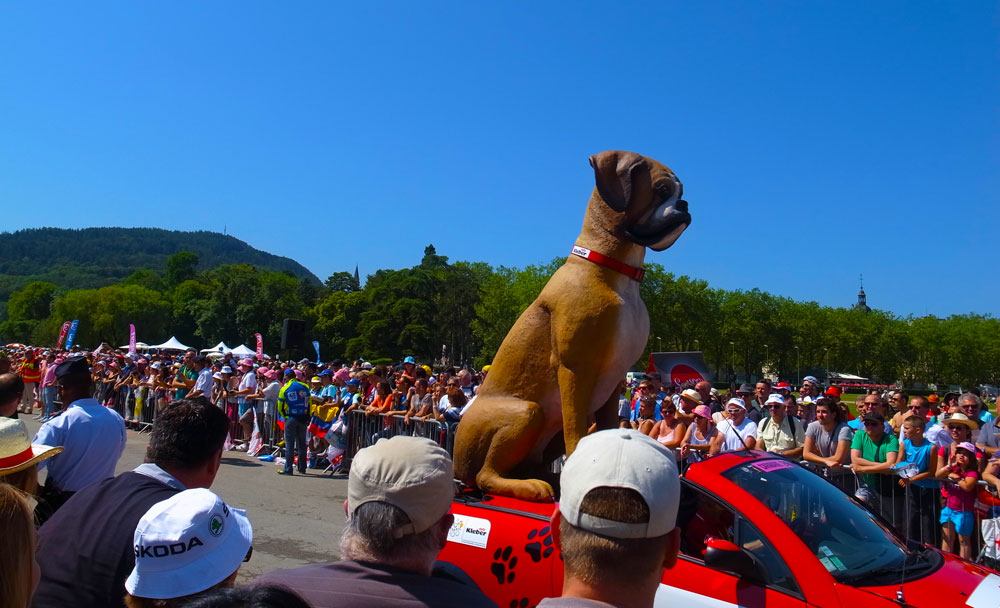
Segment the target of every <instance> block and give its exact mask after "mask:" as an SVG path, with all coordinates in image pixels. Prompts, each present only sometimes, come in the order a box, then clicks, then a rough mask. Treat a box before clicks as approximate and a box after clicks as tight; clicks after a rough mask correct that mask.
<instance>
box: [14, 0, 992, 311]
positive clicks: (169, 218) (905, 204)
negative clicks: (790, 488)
mask: <svg viewBox="0 0 1000 608" xmlns="http://www.w3.org/2000/svg"><path fill="white" fill-rule="evenodd" d="M998 7H1000V4H998V3H995V2H710V1H709V2H690V3H660V2H656V3H654V2H646V3H627V2H615V3H612V2H606V3H597V2H572V3H570V2H566V3H538V2H506V3H477V2H469V3H466V2H398V3H395V2H372V3H346V2H312V3H284V4H282V5H281V6H279V5H278V3H255V2H238V3H237V2H212V3H198V4H194V3H186V4H185V3H182V4H178V3H137V2H129V3H125V2H121V3H109V2H95V3H83V4H81V3H65V4H59V3H36V2H24V3H5V4H4V6H3V8H2V9H0V14H2V18H0V40H3V43H2V44H3V49H4V50H3V52H2V53H0V206H2V208H3V220H2V224H0V229H2V230H17V229H20V228H26V227H37V226H59V227H85V226H157V227H163V228H170V229H180V230H216V231H220V232H221V231H222V230H223V227H225V228H226V229H227V230H228V232H229V233H230V234H233V235H235V236H237V237H238V238H241V239H243V240H245V241H247V242H248V243H250V244H251V245H253V246H255V247H258V248H260V249H264V250H267V251H270V252H273V253H277V254H280V255H286V256H289V257H292V258H295V259H296V260H298V261H300V262H301V263H303V264H305V265H306V266H307V267H309V268H310V269H311V270H313V271H314V272H315V273H316V274H317V275H319V276H320V277H324V278H325V277H326V276H328V275H329V274H331V273H332V272H336V271H339V270H348V271H353V269H354V266H355V264H356V263H357V264H360V267H361V272H362V274H365V273H369V272H373V271H374V270H375V269H377V268H399V267H405V266H411V265H413V264H415V263H417V262H418V261H419V259H420V256H421V255H422V252H423V248H424V246H425V245H427V244H428V243H434V245H435V246H436V247H437V250H438V253H440V254H442V255H446V256H448V257H449V258H450V259H452V260H474V261H486V262H489V263H491V264H493V265H506V266H524V265H527V264H533V263H543V262H547V261H548V260H550V259H552V258H553V257H555V256H561V255H564V254H566V253H567V252H568V250H569V248H570V246H571V245H572V243H573V240H574V239H575V237H576V235H577V234H578V232H579V227H580V224H581V220H582V216H583V210H584V206H585V204H586V201H587V198H588V196H589V193H590V190H591V188H592V187H593V173H592V171H591V169H590V167H589V166H588V164H587V158H588V157H589V156H590V155H592V154H595V153H597V152H600V151H602V150H606V149H625V150H633V151H636V152H639V153H641V154H645V155H648V156H651V157H653V158H655V159H657V160H660V161H662V162H663V163H664V164H666V165H668V166H670V167H671V168H672V169H674V171H675V172H676V173H677V174H678V175H679V177H680V179H681V180H682V181H683V182H684V192H685V198H686V199H687V200H688V201H689V202H690V204H691V212H692V215H693V218H694V219H693V223H692V226H691V227H690V229H689V230H688V231H687V233H686V234H685V235H684V236H683V237H682V238H681V240H680V241H678V243H677V244H676V245H675V246H674V247H673V248H671V249H669V250H667V251H665V252H662V253H653V252H650V253H648V254H647V257H646V259H647V261H655V262H658V263H661V264H663V265H664V266H665V267H666V268H667V269H668V270H670V271H673V272H676V273H678V274H687V275H690V276H694V277H698V278H702V279H705V280H707V281H709V283H710V284H711V285H713V286H715V287H721V288H726V289H752V288H754V287H758V288H760V289H763V290H766V291H770V292H772V293H776V294H780V295H784V296H789V297H792V298H795V299H799V300H816V301H819V302H820V303H822V304H827V305H850V304H852V303H853V301H854V300H855V296H856V293H857V289H858V275H859V273H864V278H865V289H866V291H867V292H868V295H869V303H870V304H871V305H872V306H874V307H877V308H883V309H887V310H891V311H893V312H895V313H897V314H904V315H905V314H915V315H923V314H927V313H930V314H937V315H942V316H943V315H948V314H953V313H964V312H970V311H975V312H979V313H989V314H993V315H997V314H998V313H1000V304H998V301H1000V287H998V285H997V281H996V280H995V274H996V266H997V264H996V262H995V259H996V257H997V254H996V247H997V245H998V242H997V238H996V231H997V230H996V227H997V226H998V219H1000V217H998V216H1000V205H998V204H997V203H998V192H1000V179H998V174H1000V172H998V167H1000V145H998V144H1000V137H998V133H1000V129H998V123H1000V112H998V109H1000V77H998V75H1000V58H998V49H1000V44H998V42H1000V40H998V38H1000V36H998V32H1000V27H998V26H1000V8H998Z"/></svg>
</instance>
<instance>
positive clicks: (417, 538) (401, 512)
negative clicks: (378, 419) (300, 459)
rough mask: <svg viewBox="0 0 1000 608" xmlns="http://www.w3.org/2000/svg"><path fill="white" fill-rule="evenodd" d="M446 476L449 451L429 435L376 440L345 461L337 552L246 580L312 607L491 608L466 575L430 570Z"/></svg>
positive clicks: (444, 515)
mask: <svg viewBox="0 0 1000 608" xmlns="http://www.w3.org/2000/svg"><path fill="white" fill-rule="evenodd" d="M454 479H455V474H454V470H453V466H452V462H451V457H449V456H448V452H446V451H444V449H442V448H441V447H440V446H438V445H437V444H436V443H434V442H433V441H431V440H429V439H425V438H422V437H404V436H397V437H393V438H392V439H382V440H380V441H379V442H378V443H376V444H375V445H373V446H371V447H368V448H365V449H363V450H361V451H360V452H358V454H357V456H355V457H354V461H353V462H352V464H351V473H350V476H349V477H348V485H347V502H346V504H345V507H346V510H347V528H346V530H344V535H343V537H342V538H341V540H340V552H341V555H342V556H343V559H342V560H341V561H339V562H331V563H326V564H312V565H308V566H303V567H301V568H294V569H292V570H275V571H274V572H269V573H267V574H265V575H263V576H261V577H260V578H258V579H257V580H256V581H254V584H255V585H280V586H284V587H288V588H289V589H291V590H292V591H295V592H296V593H298V594H299V595H301V596H302V598H303V599H305V600H306V601H307V602H309V604H310V605H311V606H313V608H348V607H354V606H366V607H369V608H377V607H389V608H392V607H395V606H400V607H403V606H405V607H407V608H419V607H421V606H426V607H431V606H434V607H444V608H450V607H454V608H460V607H471V608H475V607H477V606H486V607H491V608H496V604H494V603H493V601H492V600H490V599H489V598H488V597H486V596H485V595H483V593H482V592H481V591H480V590H479V589H477V588H476V586H475V584H474V583H471V581H470V582H464V581H460V580H459V578H457V577H455V578H453V577H451V576H448V575H446V574H443V573H442V572H441V571H438V570H436V569H435V564H434V562H435V560H436V558H437V555H438V553H440V551H441V549H443V548H444V545H445V542H446V540H447V538H448V530H449V529H450V528H451V525H452V523H453V522H454V519H455V518H454V517H453V516H452V515H451V514H450V513H449V512H448V511H449V510H450V508H451V499H452V498H453V497H454V495H455V481H454Z"/></svg>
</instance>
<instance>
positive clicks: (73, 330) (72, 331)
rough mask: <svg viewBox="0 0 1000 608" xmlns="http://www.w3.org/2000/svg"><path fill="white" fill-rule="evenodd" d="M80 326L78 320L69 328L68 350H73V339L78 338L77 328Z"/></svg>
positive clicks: (67, 336) (67, 337)
mask: <svg viewBox="0 0 1000 608" xmlns="http://www.w3.org/2000/svg"><path fill="white" fill-rule="evenodd" d="M79 326H80V320H79V319H76V320H75V321H73V324H72V325H70V326H69V334H67V335H66V350H69V349H71V348H73V339H74V338H76V328H77V327H79Z"/></svg>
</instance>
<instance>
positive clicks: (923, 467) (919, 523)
mask: <svg viewBox="0 0 1000 608" xmlns="http://www.w3.org/2000/svg"><path fill="white" fill-rule="evenodd" d="M926 426H927V420H926V419H925V418H922V417H920V416H907V417H906V418H904V419H903V443H902V444H901V445H900V446H899V459H898V460H897V462H898V463H899V464H898V465H897V467H894V468H899V467H902V466H906V465H908V464H912V465H915V466H916V470H917V471H918V473H917V474H916V475H913V476H911V477H909V478H904V477H900V479H899V485H900V486H902V487H904V488H905V487H906V486H910V490H909V493H908V498H907V511H908V512H909V537H910V538H913V539H919V540H920V541H921V542H924V543H927V544H929V545H936V544H937V543H938V535H937V530H938V520H939V519H940V515H939V514H938V511H939V510H940V508H941V501H940V500H939V499H938V493H937V490H938V485H939V484H938V481H937V479H935V478H934V473H936V472H937V470H938V466H937V462H938V458H937V450H936V449H935V446H934V444H933V443H931V442H930V441H928V440H927V439H925V438H924V429H925V428H926Z"/></svg>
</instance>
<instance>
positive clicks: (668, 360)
mask: <svg viewBox="0 0 1000 608" xmlns="http://www.w3.org/2000/svg"><path fill="white" fill-rule="evenodd" d="M652 371H657V372H660V376H661V377H662V379H663V382H664V383H667V382H669V383H671V384H673V385H674V386H680V385H681V384H683V383H684V382H686V381H688V380H708V381H709V382H711V381H712V371H711V369H709V367H708V365H706V364H705V359H703V358H702V356H701V351H685V352H671V353H651V354H650V355H649V367H647V369H646V372H647V373H649V372H652Z"/></svg>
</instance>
